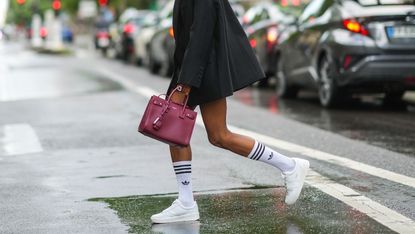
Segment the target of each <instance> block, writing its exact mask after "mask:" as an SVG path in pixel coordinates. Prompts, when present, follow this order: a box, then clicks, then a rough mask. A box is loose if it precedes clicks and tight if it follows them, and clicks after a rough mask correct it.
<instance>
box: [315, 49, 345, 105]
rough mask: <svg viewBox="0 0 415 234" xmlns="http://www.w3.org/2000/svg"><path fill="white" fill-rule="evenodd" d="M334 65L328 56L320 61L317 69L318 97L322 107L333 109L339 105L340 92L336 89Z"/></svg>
mask: <svg viewBox="0 0 415 234" xmlns="http://www.w3.org/2000/svg"><path fill="white" fill-rule="evenodd" d="M334 71H335V68H334V65H333V63H332V60H330V59H329V57H328V56H324V57H323V58H322V59H321V62H320V67H319V76H320V77H319V78H320V79H319V84H318V96H319V99H320V103H321V105H322V106H323V107H327V108H330V107H335V106H336V105H338V104H339V96H340V90H339V89H338V87H337V84H336V80H335V75H334Z"/></svg>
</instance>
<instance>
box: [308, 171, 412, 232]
mask: <svg viewBox="0 0 415 234" xmlns="http://www.w3.org/2000/svg"><path fill="white" fill-rule="evenodd" d="M306 182H307V183H308V184H309V185H311V186H313V187H315V188H317V189H319V190H321V191H323V192H324V193H326V194H328V195H330V196H332V197H334V198H336V199H338V200H340V201H342V202H344V203H345V204H347V205H349V206H351V207H353V208H354V209H356V210H358V211H360V212H362V213H364V214H366V215H367V216H369V217H371V218H372V219H374V220H376V221H378V222H379V223H381V224H383V225H384V226H386V227H388V228H390V229H391V230H393V231H395V232H398V233H408V234H410V233H415V222H414V221H413V220H412V219H410V218H408V217H405V216H403V215H401V214H399V213H398V212H396V211H394V210H391V209H389V208H387V207H385V206H383V205H381V204H379V203H377V202H375V201H373V200H371V199H369V198H367V197H365V196H363V195H360V194H359V193H357V192H356V191H354V190H353V189H350V188H348V187H346V186H344V185H341V184H338V183H336V182H334V181H332V180H330V179H328V178H326V177H324V176H322V175H320V174H319V173H317V172H315V171H312V170H311V171H310V173H309V175H308V176H307V181H306Z"/></svg>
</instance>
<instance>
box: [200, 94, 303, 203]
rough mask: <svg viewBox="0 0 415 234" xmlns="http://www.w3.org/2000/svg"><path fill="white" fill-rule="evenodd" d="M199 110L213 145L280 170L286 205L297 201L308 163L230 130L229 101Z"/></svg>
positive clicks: (219, 102) (205, 106)
mask: <svg viewBox="0 0 415 234" xmlns="http://www.w3.org/2000/svg"><path fill="white" fill-rule="evenodd" d="M200 109H201V112H202V118H203V122H204V124H205V128H206V131H207V134H208V138H209V141H210V142H211V143H212V144H213V145H215V146H218V147H221V148H224V149H227V150H230V151H232V152H234V153H236V154H239V155H241V156H245V157H248V158H249V159H252V160H256V161H261V162H264V163H267V164H270V165H272V166H274V167H276V168H278V169H280V170H281V171H282V172H283V174H284V175H285V183H286V187H287V195H286V199H285V202H286V203H287V204H293V203H295V201H297V199H298V197H299V195H300V192H301V189H302V187H303V184H304V179H305V176H306V174H307V170H308V168H309V162H308V161H306V160H303V159H293V158H289V157H287V156H285V155H282V154H280V153H278V152H276V151H274V150H272V149H271V148H269V147H267V146H265V145H263V144H261V143H259V142H257V141H255V140H253V139H251V138H249V137H247V136H243V135H239V134H235V133H233V132H231V131H229V129H228V128H227V125H226V111H227V105H226V98H223V99H220V100H217V101H214V102H210V103H207V104H203V105H201V106H200Z"/></svg>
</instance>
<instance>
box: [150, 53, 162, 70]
mask: <svg viewBox="0 0 415 234" xmlns="http://www.w3.org/2000/svg"><path fill="white" fill-rule="evenodd" d="M148 69H149V70H150V72H151V73H152V74H157V73H158V72H159V70H160V65H159V64H158V63H157V62H156V61H154V59H153V57H152V55H151V54H149V56H148Z"/></svg>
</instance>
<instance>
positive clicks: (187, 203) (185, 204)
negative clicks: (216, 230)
mask: <svg viewBox="0 0 415 234" xmlns="http://www.w3.org/2000/svg"><path fill="white" fill-rule="evenodd" d="M179 201H180V203H181V204H182V205H183V207H184V208H192V207H193V206H194V205H195V204H196V202H195V201H194V200H184V199H183V200H182V199H180V198H179Z"/></svg>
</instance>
